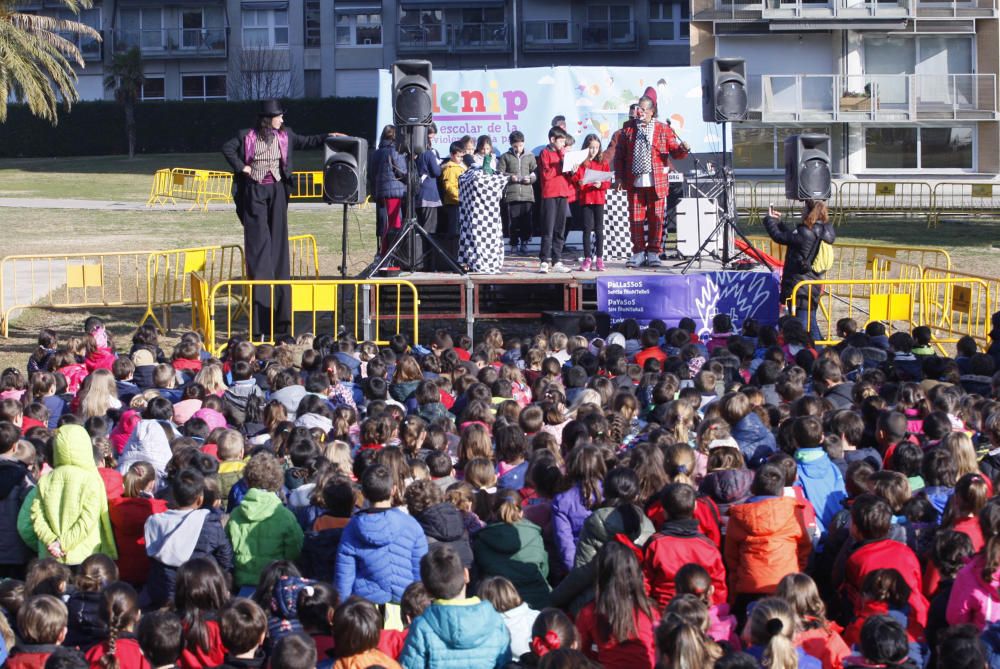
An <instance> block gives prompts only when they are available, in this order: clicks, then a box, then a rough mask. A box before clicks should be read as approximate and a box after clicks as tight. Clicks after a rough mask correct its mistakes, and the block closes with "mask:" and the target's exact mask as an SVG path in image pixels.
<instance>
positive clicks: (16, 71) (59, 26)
mask: <svg viewBox="0 0 1000 669" xmlns="http://www.w3.org/2000/svg"><path fill="white" fill-rule="evenodd" d="M59 2H61V4H62V5H63V6H64V7H65V8H67V9H69V10H70V11H72V12H74V13H76V14H79V13H80V10H81V9H89V8H90V6H91V4H92V0H59ZM18 4H19V0H0V123H3V122H4V121H6V120H7V100H8V99H9V98H10V97H11V96H13V98H14V99H15V100H18V101H21V102H27V103H28V109H30V110H31V113H32V114H34V115H35V116H39V117H41V118H44V119H46V120H48V121H51V122H52V124H53V125H55V123H56V122H57V121H58V116H57V111H58V103H59V97H61V98H62V100H63V103H64V105H65V107H66V109H69V108H70V106H71V105H72V103H73V102H75V101H77V100H79V99H80V98H79V96H78V95H77V92H76V72H74V71H73V63H75V64H77V65H78V66H80V67H83V64H84V63H83V56H82V55H81V54H80V49H79V48H78V47H77V45H76V44H75V43H74V42H72V41H70V39H67V38H66V37H64V36H63V35H64V34H68V35H69V37H70V38H72V37H74V36H82V37H88V38H90V39H95V40H100V39H101V35H100V33H98V32H97V31H96V30H94V29H93V28H91V27H90V26H88V25H85V24H83V23H80V22H79V21H66V20H63V19H57V18H53V17H51V16H41V15H39V14H26V13H23V12H18V11H16V9H17V5H18ZM60 33H61V34H60Z"/></svg>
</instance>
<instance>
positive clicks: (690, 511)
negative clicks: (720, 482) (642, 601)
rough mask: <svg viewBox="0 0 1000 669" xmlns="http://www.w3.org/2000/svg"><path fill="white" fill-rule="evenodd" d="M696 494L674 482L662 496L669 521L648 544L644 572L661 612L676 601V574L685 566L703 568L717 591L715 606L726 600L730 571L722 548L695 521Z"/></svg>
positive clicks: (651, 593) (665, 489) (691, 489)
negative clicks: (724, 562) (699, 566)
mask: <svg viewBox="0 0 1000 669" xmlns="http://www.w3.org/2000/svg"><path fill="white" fill-rule="evenodd" d="M695 498H696V493H695V490H694V488H692V487H691V486H689V485H687V484H685V483H672V484H670V485H668V486H667V487H666V488H664V490H663V493H662V494H661V500H662V504H663V511H664V513H665V514H666V517H667V522H666V523H664V524H663V526H662V527H661V528H660V531H659V532H657V533H656V534H654V535H653V538H652V539H650V540H649V543H647V544H646V548H645V555H644V557H643V573H644V574H645V576H646V580H647V582H648V583H649V593H650V596H651V597H652V598H653V599H655V600H656V602H657V605H658V607H659V608H660V609H662V608H663V607H665V606H666V605H667V604H668V603H670V600H671V599H673V597H674V594H675V592H676V575H677V572H678V571H680V569H681V567H683V566H684V565H687V564H690V563H694V564H700V565H702V566H703V567H704V568H705V569H706V571H708V573H709V576H710V577H711V580H712V586H713V587H714V588H715V592H714V596H713V598H712V601H713V603H716V604H721V603H722V602H725V601H726V598H727V595H728V588H727V586H726V568H725V566H724V565H723V563H722V555H721V554H720V553H719V549H718V548H717V547H716V546H715V544H714V543H712V540H711V539H709V538H708V537H706V536H705V535H704V534H702V533H701V532H700V531H699V530H698V521H697V520H695V518H694V510H695Z"/></svg>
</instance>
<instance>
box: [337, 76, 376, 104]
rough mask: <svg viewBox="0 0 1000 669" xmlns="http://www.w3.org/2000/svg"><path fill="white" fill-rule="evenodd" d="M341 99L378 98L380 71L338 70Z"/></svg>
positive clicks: (338, 93)
mask: <svg viewBox="0 0 1000 669" xmlns="http://www.w3.org/2000/svg"><path fill="white" fill-rule="evenodd" d="M336 86H337V90H336V91H335V93H334V94H335V95H337V96H339V97H369V98H377V97H378V70H337V80H336Z"/></svg>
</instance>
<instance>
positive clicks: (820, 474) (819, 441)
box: [792, 416, 847, 528]
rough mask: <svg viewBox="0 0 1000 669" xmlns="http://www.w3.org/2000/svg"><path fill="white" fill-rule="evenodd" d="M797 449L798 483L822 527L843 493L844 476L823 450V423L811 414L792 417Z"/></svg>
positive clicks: (836, 508) (830, 517)
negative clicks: (793, 418)
mask: <svg viewBox="0 0 1000 669" xmlns="http://www.w3.org/2000/svg"><path fill="white" fill-rule="evenodd" d="M792 433H793V434H794V436H795V443H796V445H797V447H798V448H797V449H796V451H795V463H796V465H797V466H798V481H797V483H798V485H800V486H801V487H802V491H803V492H804V493H805V497H806V499H807V500H809V502H810V503H811V504H812V506H813V508H814V509H815V510H816V515H817V516H818V517H819V520H820V522H821V523H822V525H821V527H823V528H826V527H828V526H829V525H830V523H831V521H833V517H834V516H835V515H836V514H837V512H838V511H840V509H841V508H843V505H842V502H843V500H844V499H845V498H846V497H847V492H846V489H845V487H844V477H843V476H842V475H841V473H840V470H839V469H838V468H837V466H836V465H835V464H833V462H832V461H831V460H830V456H828V455H827V454H826V452H825V451H824V450H823V437H824V433H823V423H822V422H820V420H819V418H817V417H815V416H803V417H801V418H796V419H795V423H794V425H793V427H792Z"/></svg>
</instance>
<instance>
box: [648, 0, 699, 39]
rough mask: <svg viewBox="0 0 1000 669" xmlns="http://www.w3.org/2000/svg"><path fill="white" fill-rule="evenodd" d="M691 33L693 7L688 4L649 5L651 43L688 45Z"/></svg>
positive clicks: (658, 3) (662, 3)
mask: <svg viewBox="0 0 1000 669" xmlns="http://www.w3.org/2000/svg"><path fill="white" fill-rule="evenodd" d="M690 32H691V5H690V4H689V3H687V2H683V1H681V2H651V3H649V41H650V42H656V43H676V44H680V43H687V42H688V38H689V36H690Z"/></svg>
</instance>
